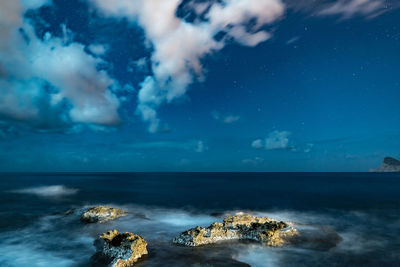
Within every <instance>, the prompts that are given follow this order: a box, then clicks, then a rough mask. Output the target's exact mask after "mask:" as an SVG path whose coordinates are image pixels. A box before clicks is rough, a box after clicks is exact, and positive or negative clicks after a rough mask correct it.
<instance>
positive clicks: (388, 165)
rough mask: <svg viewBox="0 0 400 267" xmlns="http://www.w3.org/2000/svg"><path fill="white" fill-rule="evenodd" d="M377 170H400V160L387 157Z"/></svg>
mask: <svg viewBox="0 0 400 267" xmlns="http://www.w3.org/2000/svg"><path fill="white" fill-rule="evenodd" d="M375 171H377V172H400V161H399V160H397V159H394V158H391V157H385V158H384V159H383V163H382V165H381V167H380V168H379V169H377V170H375Z"/></svg>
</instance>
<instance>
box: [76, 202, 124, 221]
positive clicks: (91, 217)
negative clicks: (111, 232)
mask: <svg viewBox="0 0 400 267" xmlns="http://www.w3.org/2000/svg"><path fill="white" fill-rule="evenodd" d="M126 215H127V213H126V211H124V210H122V209H115V208H113V207H109V206H97V207H93V208H90V209H88V210H87V211H86V212H84V213H83V214H82V216H81V220H82V221H83V222H85V223H96V222H99V223H104V222H107V221H110V220H115V219H117V218H119V217H122V216H126Z"/></svg>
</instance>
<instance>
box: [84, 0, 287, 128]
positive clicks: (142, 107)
mask: <svg viewBox="0 0 400 267" xmlns="http://www.w3.org/2000/svg"><path fill="white" fill-rule="evenodd" d="M91 1H92V2H93V3H95V4H96V6H97V7H98V8H99V9H100V10H101V11H102V12H103V13H104V14H105V15H109V16H115V17H126V18H128V19H130V20H131V21H135V22H137V23H138V24H139V25H140V26H141V27H142V28H143V29H144V31H145V35H146V38H147V40H148V41H149V42H150V43H151V44H152V46H153V48H154V52H153V54H152V56H151V65H152V71H153V75H152V76H149V77H146V78H145V80H144V81H143V83H142V88H141V91H140V93H139V96H138V102H139V105H138V109H137V110H138V113H139V114H141V116H142V118H143V120H144V121H147V122H149V123H150V126H149V130H150V131H151V132H154V131H157V130H158V127H159V124H160V122H159V119H158V117H157V111H156V110H157V109H158V107H159V106H160V105H161V104H163V103H170V102H171V101H173V100H175V99H177V98H179V97H181V96H183V95H185V94H186V91H187V88H188V86H189V85H190V84H191V83H192V82H193V81H195V80H201V79H202V78H203V72H204V71H203V66H202V64H201V62H200V60H201V58H202V57H204V56H205V55H207V54H210V53H212V52H215V51H218V50H221V49H222V48H223V47H224V46H225V42H226V40H227V39H229V38H233V39H234V40H235V41H236V42H238V43H240V44H242V45H246V46H255V45H258V44H259V43H261V42H264V41H266V40H267V39H269V38H270V33H268V32H266V31H265V30H262V29H261V27H262V26H264V25H266V24H269V23H272V22H274V21H276V20H277V19H278V18H279V17H281V16H282V14H283V12H284V5H283V3H282V2H281V1H280V0H248V1H242V0H224V1H221V2H212V3H199V4H197V3H192V4H191V5H192V7H194V9H195V11H196V12H199V13H201V12H207V14H205V17H206V19H207V20H206V21H197V20H196V21H195V22H193V23H189V22H186V21H185V20H183V19H181V18H178V17H177V16H176V11H177V8H178V6H179V5H180V4H181V0H168V1H165V0H137V1H129V0H91ZM250 21H252V22H253V23H254V25H253V26H252V28H251V29H250V30H249V29H248V28H247V27H245V25H246V23H249V22H250ZM220 32H225V33H226V36H225V37H224V38H222V39H221V40H218V41H217V40H215V39H214V36H215V35H216V34H217V33H220Z"/></svg>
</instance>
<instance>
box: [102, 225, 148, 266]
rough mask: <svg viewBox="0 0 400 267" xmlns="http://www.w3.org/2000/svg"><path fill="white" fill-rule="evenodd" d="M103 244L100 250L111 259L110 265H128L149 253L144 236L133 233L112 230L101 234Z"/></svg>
mask: <svg viewBox="0 0 400 267" xmlns="http://www.w3.org/2000/svg"><path fill="white" fill-rule="evenodd" d="M100 241H102V244H101V245H97V249H98V250H99V251H98V252H99V253H101V254H102V256H104V257H106V258H107V259H108V260H109V261H111V263H110V266H113V267H128V266H132V265H133V264H134V263H136V262H137V261H138V260H139V259H140V258H141V257H142V256H143V255H147V242H146V241H145V240H144V239H143V237H141V236H139V235H134V234H132V233H129V232H126V233H118V231H117V230H110V231H108V232H107V233H105V234H103V235H101V236H100Z"/></svg>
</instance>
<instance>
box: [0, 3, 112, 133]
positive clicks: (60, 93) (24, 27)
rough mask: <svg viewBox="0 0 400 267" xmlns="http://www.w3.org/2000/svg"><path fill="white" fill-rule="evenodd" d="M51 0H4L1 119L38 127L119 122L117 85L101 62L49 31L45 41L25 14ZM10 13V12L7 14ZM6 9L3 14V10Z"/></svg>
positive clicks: (0, 16)
mask: <svg viewBox="0 0 400 267" xmlns="http://www.w3.org/2000/svg"><path fill="white" fill-rule="evenodd" d="M46 3H47V1H38V0H35V1H21V2H19V1H15V0H4V1H2V4H1V5H2V8H1V10H2V11H0V12H1V14H0V36H1V39H0V69H1V76H0V89H1V90H0V119H2V120H7V121H15V122H19V123H23V122H25V123H27V124H31V125H32V126H33V125H34V126H35V127H41V128H51V127H61V126H62V125H65V124H74V123H89V124H100V125H114V124H117V123H118V122H119V120H120V119H119V115H118V108H119V105H120V103H119V99H118V98H117V97H116V95H115V94H114V93H113V91H112V88H113V87H116V86H117V85H118V83H117V82H116V81H114V80H113V79H112V78H110V77H109V76H108V74H107V73H106V72H105V71H102V70H99V69H98V68H97V66H98V64H100V63H102V61H101V59H99V58H96V57H94V56H92V55H90V54H87V53H86V52H85V47H84V46H83V45H81V44H79V43H74V42H72V40H71V39H70V36H69V34H68V29H66V27H65V26H63V32H64V33H65V34H64V38H54V37H53V36H51V35H50V34H49V33H47V34H45V36H44V39H43V40H41V39H39V38H38V37H36V35H35V33H34V29H33V28H32V26H31V25H30V24H29V21H28V20H24V19H23V16H24V13H25V12H26V10H27V9H29V8H38V7H40V6H41V5H42V4H46ZM4 11H7V12H4ZM3 13H4V14H3Z"/></svg>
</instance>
